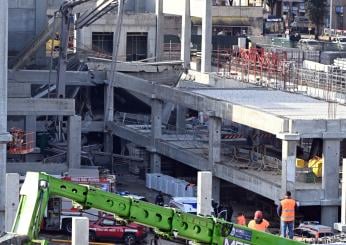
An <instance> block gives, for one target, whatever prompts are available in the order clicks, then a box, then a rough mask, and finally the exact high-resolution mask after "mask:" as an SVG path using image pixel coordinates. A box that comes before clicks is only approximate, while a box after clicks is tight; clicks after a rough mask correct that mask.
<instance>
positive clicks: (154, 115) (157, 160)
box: [150, 99, 162, 173]
mask: <svg viewBox="0 0 346 245" xmlns="http://www.w3.org/2000/svg"><path fill="white" fill-rule="evenodd" d="M161 136H162V101H161V100H157V99H153V100H152V103H151V139H152V142H151V145H152V149H153V152H151V155H150V169H151V172H152V173H161V156H160V155H159V154H158V153H156V149H155V144H156V141H157V140H160V139H161Z"/></svg>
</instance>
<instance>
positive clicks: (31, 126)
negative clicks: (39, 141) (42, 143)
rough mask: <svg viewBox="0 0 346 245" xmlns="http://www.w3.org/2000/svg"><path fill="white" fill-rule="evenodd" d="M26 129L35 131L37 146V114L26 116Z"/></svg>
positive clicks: (31, 131)
mask: <svg viewBox="0 0 346 245" xmlns="http://www.w3.org/2000/svg"><path fill="white" fill-rule="evenodd" d="M25 131H26V132H27V133H33V136H32V137H33V138H32V139H33V141H34V142H33V145H34V146H36V116H25Z"/></svg>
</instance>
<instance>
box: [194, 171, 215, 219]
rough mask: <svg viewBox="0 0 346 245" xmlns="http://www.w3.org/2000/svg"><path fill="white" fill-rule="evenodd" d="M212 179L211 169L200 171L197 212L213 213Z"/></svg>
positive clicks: (202, 213)
mask: <svg viewBox="0 0 346 245" xmlns="http://www.w3.org/2000/svg"><path fill="white" fill-rule="evenodd" d="M212 179H213V174H212V172H210V171H200V172H198V175H197V214H201V215H211V211H212V207H211V200H212V194H211V193H212Z"/></svg>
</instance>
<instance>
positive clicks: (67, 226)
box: [62, 219, 72, 234]
mask: <svg viewBox="0 0 346 245" xmlns="http://www.w3.org/2000/svg"><path fill="white" fill-rule="evenodd" d="M62 230H63V231H64V232H65V233H66V234H72V220H71V219H65V220H63V222H62Z"/></svg>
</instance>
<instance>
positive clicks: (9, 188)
mask: <svg viewBox="0 0 346 245" xmlns="http://www.w3.org/2000/svg"><path fill="white" fill-rule="evenodd" d="M5 199H6V204H5V208H6V215H5V231H6V232H10V231H11V229H12V225H13V221H14V219H15V217H16V213H17V208H18V203H19V174H12V173H11V174H6V195H5Z"/></svg>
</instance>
